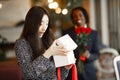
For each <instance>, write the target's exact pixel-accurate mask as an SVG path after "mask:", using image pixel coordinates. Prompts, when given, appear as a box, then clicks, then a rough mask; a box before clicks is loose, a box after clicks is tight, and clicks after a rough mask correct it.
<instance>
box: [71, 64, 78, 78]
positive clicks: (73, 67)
mask: <svg viewBox="0 0 120 80" xmlns="http://www.w3.org/2000/svg"><path fill="white" fill-rule="evenodd" d="M72 80H78V77H77V68H76V65H75V64H73V66H72Z"/></svg>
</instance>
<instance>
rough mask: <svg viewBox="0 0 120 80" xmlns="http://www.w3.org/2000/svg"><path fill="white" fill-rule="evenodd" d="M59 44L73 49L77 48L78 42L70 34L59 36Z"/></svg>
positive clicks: (69, 49)
mask: <svg viewBox="0 0 120 80" xmlns="http://www.w3.org/2000/svg"><path fill="white" fill-rule="evenodd" d="M57 44H58V45H64V46H65V48H66V49H67V50H68V51H71V50H74V49H76V48H77V44H76V43H75V42H74V41H73V40H72V38H71V37H70V36H69V35H68V34H66V35H64V36H62V37H60V38H58V39H57Z"/></svg>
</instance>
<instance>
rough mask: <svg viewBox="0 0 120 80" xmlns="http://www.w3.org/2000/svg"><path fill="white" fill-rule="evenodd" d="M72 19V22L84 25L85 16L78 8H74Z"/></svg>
mask: <svg viewBox="0 0 120 80" xmlns="http://www.w3.org/2000/svg"><path fill="white" fill-rule="evenodd" d="M72 15H73V21H74V24H75V25H77V26H84V25H85V17H84V15H83V13H82V11H80V10H74V11H73V14H72Z"/></svg>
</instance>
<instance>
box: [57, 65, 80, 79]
mask: <svg viewBox="0 0 120 80" xmlns="http://www.w3.org/2000/svg"><path fill="white" fill-rule="evenodd" d="M60 74H61V71H60V67H58V68H57V77H58V80H61V76H60ZM72 80H78V77H77V68H76V65H75V64H73V66H72Z"/></svg>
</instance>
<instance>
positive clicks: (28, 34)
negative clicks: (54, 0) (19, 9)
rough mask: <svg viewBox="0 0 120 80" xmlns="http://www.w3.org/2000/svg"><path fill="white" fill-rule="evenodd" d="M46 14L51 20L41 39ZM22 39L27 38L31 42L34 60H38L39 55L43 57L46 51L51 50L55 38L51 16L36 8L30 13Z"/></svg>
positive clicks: (26, 19) (42, 9)
mask: <svg viewBox="0 0 120 80" xmlns="http://www.w3.org/2000/svg"><path fill="white" fill-rule="evenodd" d="M45 14H46V15H47V16H48V18H49V23H48V28H47V30H46V32H45V33H44V35H43V37H42V38H39V34H38V30H39V27H40V25H41V20H42V17H43V15H45ZM20 38H25V39H26V40H27V41H28V42H29V44H30V46H31V48H32V51H33V57H32V58H33V59H35V58H37V57H38V56H39V55H42V54H43V53H44V52H45V50H46V49H48V48H49V46H50V45H51V44H52V42H53V39H54V37H53V34H52V31H51V21H50V16H49V14H48V12H47V11H46V10H45V9H44V8H42V7H40V6H34V7H32V8H31V9H30V10H29V11H28V13H27V15H26V18H25V25H24V28H23V32H22V34H21V37H20Z"/></svg>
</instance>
